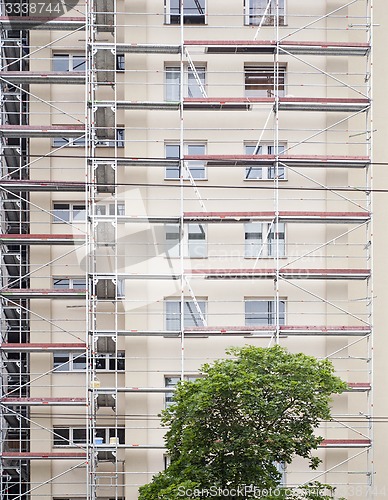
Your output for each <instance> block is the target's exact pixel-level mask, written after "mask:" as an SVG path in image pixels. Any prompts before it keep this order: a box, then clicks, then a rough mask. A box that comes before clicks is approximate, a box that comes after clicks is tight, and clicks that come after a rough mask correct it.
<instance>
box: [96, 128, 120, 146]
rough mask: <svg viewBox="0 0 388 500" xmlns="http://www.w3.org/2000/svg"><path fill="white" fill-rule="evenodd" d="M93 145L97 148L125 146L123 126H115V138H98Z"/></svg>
mask: <svg viewBox="0 0 388 500" xmlns="http://www.w3.org/2000/svg"><path fill="white" fill-rule="evenodd" d="M95 146H96V147H98V148H114V147H117V148H123V147H124V146H125V128H124V126H122V125H119V126H118V127H117V128H116V140H112V139H106V140H105V139H98V140H96V143H95Z"/></svg>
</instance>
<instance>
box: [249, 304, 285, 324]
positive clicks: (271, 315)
mask: <svg viewBox="0 0 388 500" xmlns="http://www.w3.org/2000/svg"><path fill="white" fill-rule="evenodd" d="M255 302H257V303H262V304H263V305H264V304H266V305H267V312H266V313H265V312H264V311H259V310H258V311H256V312H250V311H248V310H247V305H248V304H249V303H255ZM286 304H287V301H286V299H284V298H281V299H280V300H279V305H280V307H279V325H281V326H283V325H285V324H286V315H287V308H286ZM275 309H276V300H274V299H266V298H261V297H245V298H244V323H245V326H274V325H275V319H276V316H275V314H276V310H275ZM265 314H266V315H267V316H266V317H267V321H262V320H261V319H260V316H262V318H265ZM249 315H251V316H252V318H249V317H248V316H249ZM254 316H257V317H258V318H259V319H258V320H257V318H255V317H254Z"/></svg>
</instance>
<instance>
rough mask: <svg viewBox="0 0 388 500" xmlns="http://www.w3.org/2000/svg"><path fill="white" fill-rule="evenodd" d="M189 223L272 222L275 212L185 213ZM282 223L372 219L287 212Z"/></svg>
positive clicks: (281, 217) (366, 214)
mask: <svg viewBox="0 0 388 500" xmlns="http://www.w3.org/2000/svg"><path fill="white" fill-rule="evenodd" d="M183 217H184V219H185V220H187V221H199V220H203V221H206V222H244V221H250V220H252V219H257V220H272V219H274V218H275V217H276V214H275V212H185V213H184V214H183ZM277 218H278V220H279V221H281V222H322V223H344V222H349V223H357V224H358V223H362V222H365V221H367V220H369V219H370V213H369V212H285V211H281V212H279V213H278V216H277Z"/></svg>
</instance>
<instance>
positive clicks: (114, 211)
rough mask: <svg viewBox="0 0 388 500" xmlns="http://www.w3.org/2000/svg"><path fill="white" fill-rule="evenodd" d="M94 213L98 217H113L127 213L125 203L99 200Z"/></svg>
mask: <svg viewBox="0 0 388 500" xmlns="http://www.w3.org/2000/svg"><path fill="white" fill-rule="evenodd" d="M94 213H95V215H96V216H97V217H103V218H105V217H106V218H111V217H115V216H116V215H117V216H120V215H125V203H124V202H120V201H118V202H117V203H101V202H97V203H96V205H95V210H94Z"/></svg>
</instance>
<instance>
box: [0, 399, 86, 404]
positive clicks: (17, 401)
mask: <svg viewBox="0 0 388 500" xmlns="http://www.w3.org/2000/svg"><path fill="white" fill-rule="evenodd" d="M0 401H1V404H4V405H7V406H15V405H18V406H41V405H43V406H86V404H87V401H86V398H11V397H10V398H7V397H4V398H1V400H0Z"/></svg>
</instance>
